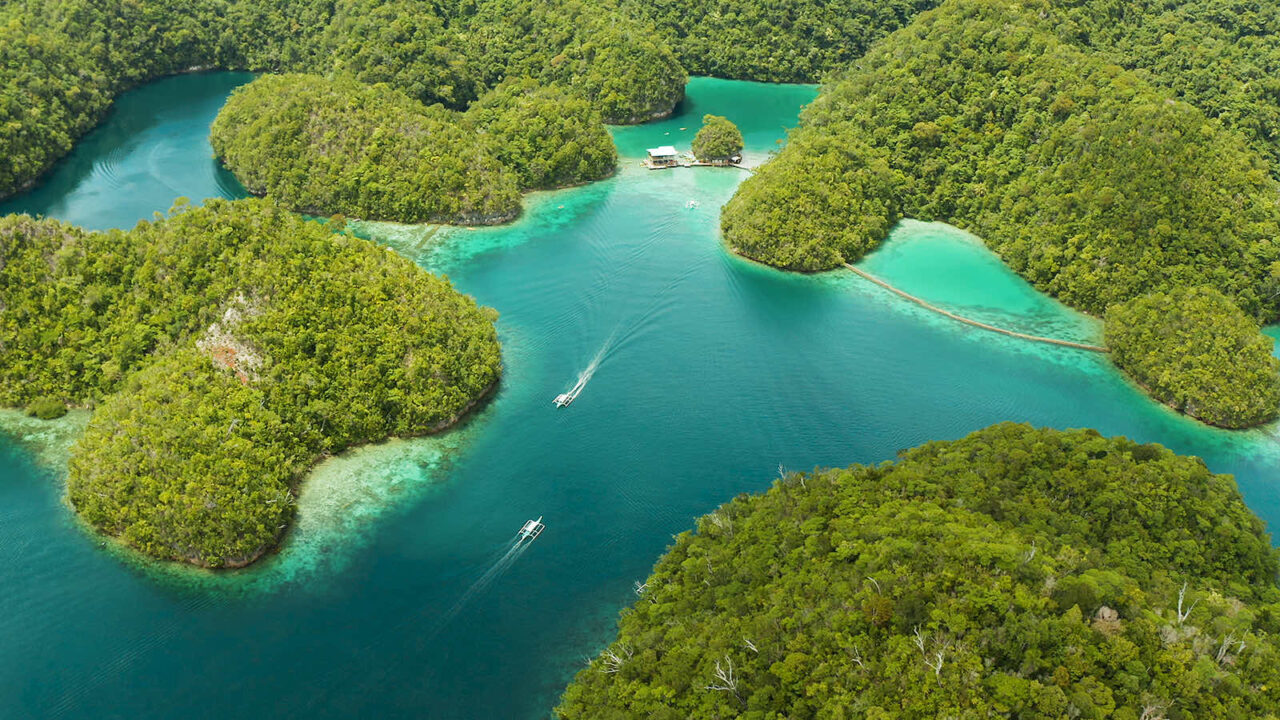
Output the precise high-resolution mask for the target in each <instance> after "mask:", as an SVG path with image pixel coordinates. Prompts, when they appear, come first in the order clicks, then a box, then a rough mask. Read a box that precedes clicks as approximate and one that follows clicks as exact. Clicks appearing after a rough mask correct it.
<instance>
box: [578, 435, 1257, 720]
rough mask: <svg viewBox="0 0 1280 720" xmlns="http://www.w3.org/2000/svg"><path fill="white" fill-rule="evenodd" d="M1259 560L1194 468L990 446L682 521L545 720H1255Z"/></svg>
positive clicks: (1234, 502)
mask: <svg viewBox="0 0 1280 720" xmlns="http://www.w3.org/2000/svg"><path fill="white" fill-rule="evenodd" d="M1278 558H1280V556H1278V554H1277V552H1276V550H1275V549H1274V548H1272V546H1271V543H1270V540H1269V538H1268V536H1267V535H1266V533H1265V532H1264V531H1263V528H1262V523H1261V522H1259V520H1258V519H1257V518H1256V516H1254V515H1253V513H1251V512H1250V511H1249V510H1248V508H1246V507H1245V505H1244V503H1243V502H1242V501H1241V499H1240V495H1239V493H1238V491H1237V490H1236V487H1235V483H1234V482H1233V481H1232V480H1231V479H1230V478H1229V477H1225V476H1221V475H1214V474H1213V473H1211V472H1209V470H1208V469H1206V468H1205V466H1204V463H1203V462H1201V461H1200V460H1199V459H1198V458H1190V457H1181V456H1178V455H1175V454H1174V453H1172V452H1170V451H1168V450H1166V449H1164V448H1162V447H1160V446H1158V445H1141V444H1138V443H1134V442H1131V441H1129V440H1126V439H1124V438H1106V437H1102V436H1100V435H1099V434H1098V433H1096V432H1094V431H1091V430H1072V431H1066V432H1063V431H1057V430H1037V429H1033V428H1031V427H1029V426H1025V425H1014V424H1002V425H995V426H993V427H990V428H987V429H985V430H980V431H978V432H975V433H973V434H971V435H969V436H968V437H965V438H963V439H961V440H957V441H954V442H933V443H928V444H926V445H923V446H921V447H918V448H915V449H912V450H908V451H904V452H903V453H902V454H901V455H900V456H899V458H898V459H897V460H896V461H893V462H886V463H883V464H880V465H875V466H858V465H855V466H853V467H850V468H848V469H843V470H829V471H825V472H815V473H806V474H791V475H788V476H787V477H785V478H783V479H782V480H780V481H777V482H775V483H774V486H773V488H772V489H771V490H769V491H768V492H767V493H765V494H763V495H756V496H740V497H738V498H737V499H735V500H733V501H731V502H729V503H728V504H726V505H724V506H722V507H721V508H719V509H718V510H716V511H715V512H713V513H711V514H710V515H707V516H705V517H703V518H701V519H700V520H699V521H698V526H697V533H696V534H695V533H690V532H686V533H682V534H681V535H680V536H679V537H677V538H676V542H675V545H674V546H672V547H671V549H670V550H669V551H668V552H667V554H666V555H665V556H664V557H663V558H662V559H661V560H659V561H658V564H657V566H656V567H655V568H654V571H653V575H652V576H650V577H649V578H648V580H647V581H646V582H645V583H644V584H643V585H642V586H641V591H640V598H639V599H638V600H637V601H636V603H635V605H634V607H632V608H630V609H629V610H626V611H624V612H623V614H622V618H621V620H620V623H619V632H618V637H617V639H616V640H615V641H614V642H612V643H610V644H609V645H608V646H607V647H606V648H605V649H604V651H603V652H601V653H600V654H599V655H598V656H597V657H596V658H595V659H593V660H592V661H591V662H590V664H589V665H588V667H586V668H584V669H583V670H581V671H580V672H579V673H578V675H577V678H576V679H575V680H574V682H573V684H571V685H570V686H569V688H568V690H567V691H566V692H565V695H564V697H563V699H562V701H561V704H560V706H559V708H558V709H557V713H558V715H559V717H561V718H564V719H565V720H577V719H578V718H582V719H584V720H585V719H587V718H591V719H592V720H595V719H597V718H623V717H650V718H663V719H666V718H670V719H671V720H676V718H729V717H751V718H768V717H865V718H901V717H907V718H934V717H947V716H976V717H987V716H1002V717H1022V718H1061V717H1098V718H1100V717H1116V718H1135V719H1137V718H1142V717H1145V718H1148V720H1150V718H1160V717H1170V718H1172V717H1215V718H1228V717H1256V718H1262V717H1274V716H1275V714H1276V713H1277V712H1280V644H1278V643H1277V641H1276V639H1275V638H1276V632H1277V630H1280V625H1278V624H1277V623H1278V622H1280V588H1277V587H1276V575H1277V571H1278V570H1280V560H1278Z"/></svg>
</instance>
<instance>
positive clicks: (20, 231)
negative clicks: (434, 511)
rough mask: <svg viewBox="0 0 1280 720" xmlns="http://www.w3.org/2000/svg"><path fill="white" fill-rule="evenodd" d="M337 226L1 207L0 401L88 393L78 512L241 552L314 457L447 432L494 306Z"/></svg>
mask: <svg viewBox="0 0 1280 720" xmlns="http://www.w3.org/2000/svg"><path fill="white" fill-rule="evenodd" d="M338 230H339V229H338V228H335V227H327V226H325V225H323V224H321V223H317V222H311V221H307V220H304V219H302V218H301V217H300V216H298V215H296V214H293V213H291V212H288V211H285V210H283V209H281V208H279V207H277V206H275V205H273V204H271V203H269V202H267V201H261V200H244V201H235V202H230V201H221V200H213V201H210V202H208V203H207V204H206V205H205V206H204V207H202V208H191V207H188V206H185V205H183V204H179V205H178V206H177V207H176V208H175V209H174V211H173V212H172V213H171V214H170V216H169V217H167V218H165V219H162V220H158V221H156V222H150V223H141V224H139V225H138V227H136V228H135V229H133V230H131V231H128V232H123V231H112V232H106V233H93V232H86V231H83V230H80V229H78V228H76V227H73V226H70V225H66V224H63V223H59V222H57V221H53V220H36V219H32V218H30V217H28V216H23V215H10V216H7V217H5V218H3V219H0V258H3V260H4V262H3V263H2V264H0V296H2V297H3V298H4V299H5V304H6V308H5V312H4V313H3V314H0V403H3V404H4V405H8V406H16V407H27V406H30V407H32V408H33V409H34V410H35V411H36V412H40V413H41V414H44V415H53V414H57V412H58V411H59V410H60V408H61V407H65V406H67V405H73V406H77V407H89V408H92V409H93V416H92V418H91V420H90V421H89V425H88V427H87V429H86V430H85V433H84V435H83V437H81V438H80V440H79V441H78V442H77V444H76V446H75V448H74V449H73V452H72V456H71V460H70V467H69V471H68V478H67V494H68V498H69V500H70V502H71V505H72V506H73V507H74V508H75V509H76V511H77V513H79V515H80V516H81V517H82V518H83V519H84V520H85V521H86V522H88V523H89V525H91V526H92V527H94V528H96V529H97V530H98V531H100V532H102V533H104V534H106V535H108V536H111V537H114V538H117V539H119V540H120V541H121V542H123V543H125V544H126V545H128V546H130V547H133V548H136V549H137V550H140V551H141V552H143V553H145V554H147V555H150V556H153V557H156V558H163V559H171V560H178V561H182V562H187V563H192V564H195V565H200V566H205V567H215V568H218V567H240V566H244V565H247V564H249V563H251V562H253V561H254V560H256V559H258V558H259V557H261V556H262V555H263V554H265V553H267V552H269V551H270V550H271V549H273V548H274V547H276V546H277V545H278V544H279V542H280V540H281V538H283V537H284V535H285V533H286V531H287V530H288V528H289V526H290V523H291V521H292V519H293V516H294V511H295V503H294V501H295V497H296V493H297V490H298V487H299V483H300V481H301V479H302V478H303V477H304V476H305V474H306V472H307V471H308V470H309V469H310V468H311V467H312V465H314V464H315V462H316V461H317V460H318V459H319V458H321V457H324V456H326V455H329V454H333V453H337V452H340V451H342V450H344V449H346V448H349V447H352V446H355V445H359V444H362V443H370V442H377V441H379V440H383V439H386V438H388V437H392V436H400V437H403V436H412V435H422V434H427V433H434V432H438V431H440V430H443V429H445V428H447V427H449V426H451V425H453V424H454V423H456V422H458V420H459V419H461V418H462V417H464V416H465V415H466V414H467V413H468V412H470V411H471V410H472V409H474V408H475V407H476V406H477V405H478V404H479V403H480V402H481V401H483V399H484V398H485V397H487V396H488V395H489V394H490V393H492V391H493V389H494V388H495V386H496V385H497V383H498V380H499V377H500V374H501V356H500V352H499V346H498V340H497V334H496V331H495V329H494V320H495V316H496V313H494V312H493V311H491V310H487V309H485V308H481V307H479V306H477V305H476V303H475V301H473V300H472V299H471V298H468V297H466V296H464V295H462V294H460V293H458V292H457V291H455V290H454V289H453V288H452V287H450V285H449V283H448V281H447V280H444V279H442V278H438V277H435V276H433V275H431V274H429V273H427V272H425V271H423V270H422V269H420V268H419V267H417V266H416V265H414V264H413V263H412V262H410V261H408V260H406V259H404V258H402V257H400V256H399V255H396V254H395V253H393V252H391V251H389V250H387V249H385V248H382V247H379V246H377V245H374V244H373V243H370V242H368V241H366V240H362V239H359V238H355V237H352V236H349V235H346V234H343V233H341V232H340V231H338ZM335 231H337V232H335Z"/></svg>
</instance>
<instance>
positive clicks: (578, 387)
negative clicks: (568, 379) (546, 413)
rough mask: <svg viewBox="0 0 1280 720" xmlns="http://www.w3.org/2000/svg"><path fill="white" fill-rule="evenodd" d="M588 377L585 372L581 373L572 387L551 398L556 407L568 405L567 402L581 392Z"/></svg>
mask: <svg viewBox="0 0 1280 720" xmlns="http://www.w3.org/2000/svg"><path fill="white" fill-rule="evenodd" d="M588 379H589V378H588V377H587V374H586V373H583V374H582V375H581V376H579V377H578V382H577V384H575V385H574V386H573V388H572V389H570V390H569V392H566V393H560V394H559V395H557V396H556V399H555V400H552V401H551V402H553V403H555V404H556V407H560V408H562V407H568V405H569V403H571V402H573V401H574V400H577V399H578V395H580V394H581V393H582V388H584V387H586V386H587V380H588Z"/></svg>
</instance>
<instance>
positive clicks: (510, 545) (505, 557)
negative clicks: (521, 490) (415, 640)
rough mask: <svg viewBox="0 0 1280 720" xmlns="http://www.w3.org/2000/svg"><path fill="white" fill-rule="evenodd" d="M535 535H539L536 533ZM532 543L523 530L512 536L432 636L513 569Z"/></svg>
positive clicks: (444, 617)
mask: <svg viewBox="0 0 1280 720" xmlns="http://www.w3.org/2000/svg"><path fill="white" fill-rule="evenodd" d="M534 537H537V536H536V535H535V536H534ZM532 544H533V539H532V538H530V537H529V536H528V535H527V534H526V533H525V532H524V531H523V530H522V531H521V532H519V533H517V534H516V536H515V537H513V538H511V540H509V541H508V542H507V550H506V552H504V553H503V554H502V555H501V556H500V557H498V558H497V559H496V560H494V561H493V562H492V563H490V564H489V568H488V569H487V570H485V571H484V573H482V574H481V575H480V577H478V578H476V581H475V582H473V583H471V587H469V588H467V590H466V592H464V593H462V595H461V596H460V597H459V598H458V601H457V602H455V603H454V604H453V607H451V608H449V610H448V611H447V612H445V613H444V614H443V615H441V616H440V617H439V618H438V620H437V622H436V627H435V630H433V631H432V632H431V635H430V636H431V637H434V636H435V635H436V633H438V632H440V631H441V630H443V629H444V628H445V626H447V625H448V624H449V623H450V622H452V621H453V619H454V618H456V617H457V616H458V613H460V612H462V609H463V608H465V607H466V606H467V603H469V602H471V599H472V598H474V597H475V596H476V595H479V594H480V593H482V592H484V591H485V590H487V589H488V588H489V586H490V585H492V584H493V583H494V581H495V580H497V579H498V578H500V577H502V576H503V575H504V574H506V572H507V571H508V570H510V569H511V566H512V565H515V564H516V560H519V559H520V556H521V555H523V554H524V553H525V551H526V550H528V549H529V546H530V545H532Z"/></svg>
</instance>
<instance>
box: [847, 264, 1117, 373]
mask: <svg viewBox="0 0 1280 720" xmlns="http://www.w3.org/2000/svg"><path fill="white" fill-rule="evenodd" d="M844 266H845V267H847V268H849V269H850V270H852V271H854V272H855V273H857V274H858V275H860V276H861V277H863V278H866V279H867V280H870V281H871V282H873V283H875V284H876V285H879V286H880V287H882V288H884V289H885V290H888V291H889V292H892V293H894V294H895V295H898V296H899V297H902V298H905V299H907V300H910V301H911V302H913V303H915V304H917V305H919V306H920V307H922V308H925V309H926V310H932V311H933V312H936V313H938V314H939V315H945V316H946V317H949V318H951V319H952V320H957V321H959V322H962V323H964V324H966V325H972V326H974V327H977V328H982V329H983V330H990V331H991V332H996V333H1000V334H1001V335H1008V336H1009V337H1016V338H1019V339H1022V340H1030V341H1032V342H1038V343H1046V344H1049V345H1060V346H1062V347H1069V348H1075V349H1077V350H1088V351H1090V352H1100V353H1104V352H1108V350H1107V349H1106V348H1104V347H1100V346H1098V345H1089V344H1088V343H1079V342H1073V341H1071V340H1058V339H1057V338H1047V337H1041V336H1039V335H1028V334H1026V333H1020V332H1017V331H1014V330H1006V329H1005V328H1002V327H996V326H995V325H988V324H987V323H984V322H979V321H977V320H973V319H971V318H967V317H964V316H963V315H957V314H955V313H953V312H950V311H947V310H943V309H942V308H940V307H938V306H937V305H934V304H932V303H930V302H928V301H926V300H922V299H920V298H918V297H916V296H915V295H912V294H910V293H907V292H903V291H902V290H899V289H898V288H896V287H894V286H892V285H890V284H889V283H887V282H885V281H883V280H881V279H880V278H878V277H876V276H875V275H872V274H871V273H869V272H867V271H865V270H862V269H859V268H856V267H854V266H852V265H850V264H849V263H845V264H844Z"/></svg>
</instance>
